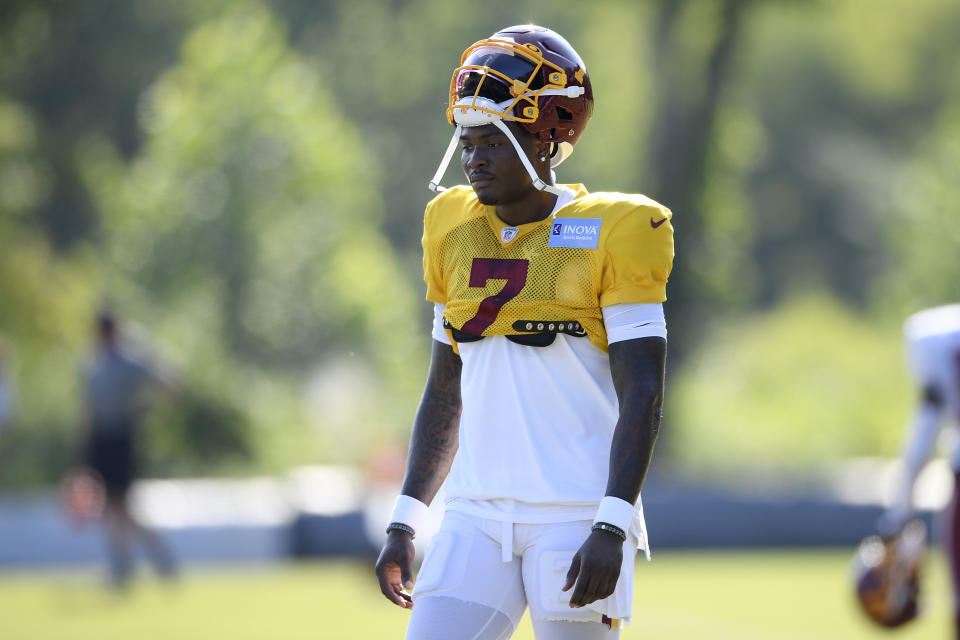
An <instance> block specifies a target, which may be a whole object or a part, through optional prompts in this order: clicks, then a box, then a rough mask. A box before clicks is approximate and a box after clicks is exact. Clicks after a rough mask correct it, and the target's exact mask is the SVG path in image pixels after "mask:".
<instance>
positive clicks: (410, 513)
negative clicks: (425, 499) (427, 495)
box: [388, 494, 429, 530]
mask: <svg viewBox="0 0 960 640" xmlns="http://www.w3.org/2000/svg"><path fill="white" fill-rule="evenodd" d="M428 510H429V507H427V505H425V504H423V503H422V502H420V501H419V500H417V499H416V498H411V497H410V496H405V495H403V494H400V495H399V496H397V501H396V502H395V503H394V504H393V513H391V514H390V520H389V521H388V522H399V523H401V524H405V525H407V526H408V527H413V529H414V530H416V529H419V528H420V525H421V524H422V523H423V521H424V520H425V519H426V518H427V511H428Z"/></svg>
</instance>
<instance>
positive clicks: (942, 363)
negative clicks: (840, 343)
mask: <svg viewBox="0 0 960 640" xmlns="http://www.w3.org/2000/svg"><path fill="white" fill-rule="evenodd" d="M904 338H905V341H906V348H907V358H908V362H909V366H910V372H911V374H912V376H913V379H914V381H915V382H916V386H917V388H918V390H919V396H920V397H919V400H918V402H917V405H916V408H915V410H914V414H913V417H912V419H911V420H910V423H909V427H908V428H909V430H908V432H907V436H906V439H905V441H904V445H903V453H902V455H901V459H902V462H903V469H902V472H901V476H900V478H899V482H898V484H897V486H896V489H895V492H894V496H893V502H892V503H891V506H890V508H889V509H888V510H887V512H886V513H885V514H884V516H883V518H882V519H881V520H880V523H879V529H880V534H881V535H884V536H887V537H890V536H893V535H895V534H896V533H898V532H899V531H900V530H901V529H902V528H903V527H904V525H905V524H906V523H907V521H908V520H909V519H910V518H911V517H913V515H914V514H915V512H916V507H915V505H914V500H913V497H914V496H913V494H914V485H915V484H916V482H917V477H918V476H919V475H920V472H921V471H922V470H923V468H924V467H925V466H926V464H927V462H929V460H930V458H931V457H932V456H933V454H934V451H935V446H936V444H937V440H938V437H937V436H938V434H939V433H940V431H941V428H942V427H943V426H944V425H949V427H950V428H951V429H952V430H953V431H954V433H953V436H954V441H953V443H952V445H953V451H952V452H951V459H950V464H951V467H952V469H953V472H954V486H953V495H952V498H951V500H950V503H949V505H948V506H947V508H946V511H945V512H944V514H943V517H942V521H943V541H944V546H945V547H946V549H945V550H946V554H947V558H948V561H949V568H950V576H951V579H952V581H953V592H954V599H953V614H954V620H955V625H956V626H955V630H956V631H955V632H956V634H957V637H958V638H960V504H958V497H960V437H958V436H960V304H953V305H947V306H942V307H934V308H932V309H926V310H924V311H920V312H919V313H916V314H914V315H912V316H910V317H909V318H907V321H906V322H905V324H904Z"/></svg>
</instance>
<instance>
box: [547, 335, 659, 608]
mask: <svg viewBox="0 0 960 640" xmlns="http://www.w3.org/2000/svg"><path fill="white" fill-rule="evenodd" d="M666 354H667V342H666V340H664V339H663V338H657V337H649V338H636V339H633V340H624V341H621V342H614V343H613V344H611V345H610V371H611V374H612V376H613V385H614V387H615V388H616V391H617V398H618V400H619V404H620V417H619V419H618V421H617V427H616V430H615V431H614V433H613V442H612V444H611V446H610V471H609V475H608V477H607V490H606V495H608V496H613V497H615V498H620V499H621V500H624V501H626V502H628V503H630V504H634V503H635V502H636V501H637V497H638V496H639V495H640V488H641V487H642V486H643V481H644V478H645V477H646V475H647V470H648V469H649V468H650V459H651V457H652V456H653V447H654V444H655V443H656V440H657V434H658V433H659V430H660V414H661V406H662V403H663V385H664V369H665V363H666ZM622 547H623V546H622V542H621V540H620V538H619V537H617V536H616V535H614V534H612V533H609V532H606V531H593V532H591V534H590V536H589V537H588V538H587V540H586V542H584V543H583V545H582V546H581V547H580V549H579V551H577V553H576V555H575V556H574V558H573V563H572V564H571V566H570V571H569V572H568V574H567V582H566V584H565V585H564V591H566V590H569V589H570V588H571V587H573V586H574V583H576V587H575V588H574V589H573V593H572V595H571V596H570V606H573V607H582V606H584V605H587V604H590V603H591V602H594V601H596V600H602V599H603V598H606V597H607V596H609V595H610V594H611V593H613V590H614V588H615V587H616V585H617V579H618V578H619V577H620V566H621V562H622V560H623V548H622Z"/></svg>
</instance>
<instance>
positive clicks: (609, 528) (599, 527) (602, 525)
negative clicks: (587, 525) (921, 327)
mask: <svg viewBox="0 0 960 640" xmlns="http://www.w3.org/2000/svg"><path fill="white" fill-rule="evenodd" d="M591 529H592V530H593V531H606V532H607V533H612V534H613V535H615V536H617V537H618V538H620V540H622V541H624V542H626V540H627V532H626V531H624V530H623V529H621V528H620V527H618V526H615V525H612V524H610V523H609V522H594V523H593V527H591Z"/></svg>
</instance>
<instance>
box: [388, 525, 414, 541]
mask: <svg viewBox="0 0 960 640" xmlns="http://www.w3.org/2000/svg"><path fill="white" fill-rule="evenodd" d="M391 531H403V532H404V533H409V534H410V537H411V538H416V537H417V532H416V531H414V530H413V527H411V526H410V525H408V524H403V523H402V522H391V523H390V524H388V525H387V533H390V532H391Z"/></svg>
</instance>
